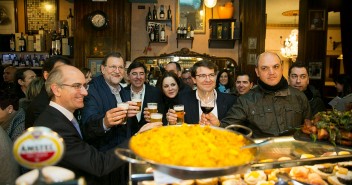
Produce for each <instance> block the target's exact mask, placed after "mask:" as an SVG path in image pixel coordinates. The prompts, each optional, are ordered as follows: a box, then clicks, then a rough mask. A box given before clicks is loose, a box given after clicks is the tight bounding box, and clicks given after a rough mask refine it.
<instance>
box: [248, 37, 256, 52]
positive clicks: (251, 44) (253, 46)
mask: <svg viewBox="0 0 352 185" xmlns="http://www.w3.org/2000/svg"><path fill="white" fill-rule="evenodd" d="M248 49H257V38H256V37H249V38H248Z"/></svg>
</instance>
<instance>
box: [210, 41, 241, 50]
mask: <svg viewBox="0 0 352 185" xmlns="http://www.w3.org/2000/svg"><path fill="white" fill-rule="evenodd" d="M235 41H236V40H235V39H226V40H225V39H209V41H208V47H209V48H228V49H231V48H234V47H235Z"/></svg>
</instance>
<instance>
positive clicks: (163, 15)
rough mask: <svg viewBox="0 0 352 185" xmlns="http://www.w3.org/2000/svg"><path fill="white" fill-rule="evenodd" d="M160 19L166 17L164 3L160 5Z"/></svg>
mask: <svg viewBox="0 0 352 185" xmlns="http://www.w3.org/2000/svg"><path fill="white" fill-rule="evenodd" d="M159 16H160V19H164V18H165V12H164V5H160V14H159Z"/></svg>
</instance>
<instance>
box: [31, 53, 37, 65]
mask: <svg viewBox="0 0 352 185" xmlns="http://www.w3.org/2000/svg"><path fill="white" fill-rule="evenodd" d="M32 62H33V67H38V66H39V60H38V57H37V55H36V54H34V55H33V60H32Z"/></svg>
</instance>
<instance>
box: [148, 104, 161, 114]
mask: <svg viewBox="0 0 352 185" xmlns="http://www.w3.org/2000/svg"><path fill="white" fill-rule="evenodd" d="M147 105H148V111H149V112H150V113H157V112H158V104H157V103H148V104H147Z"/></svg>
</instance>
